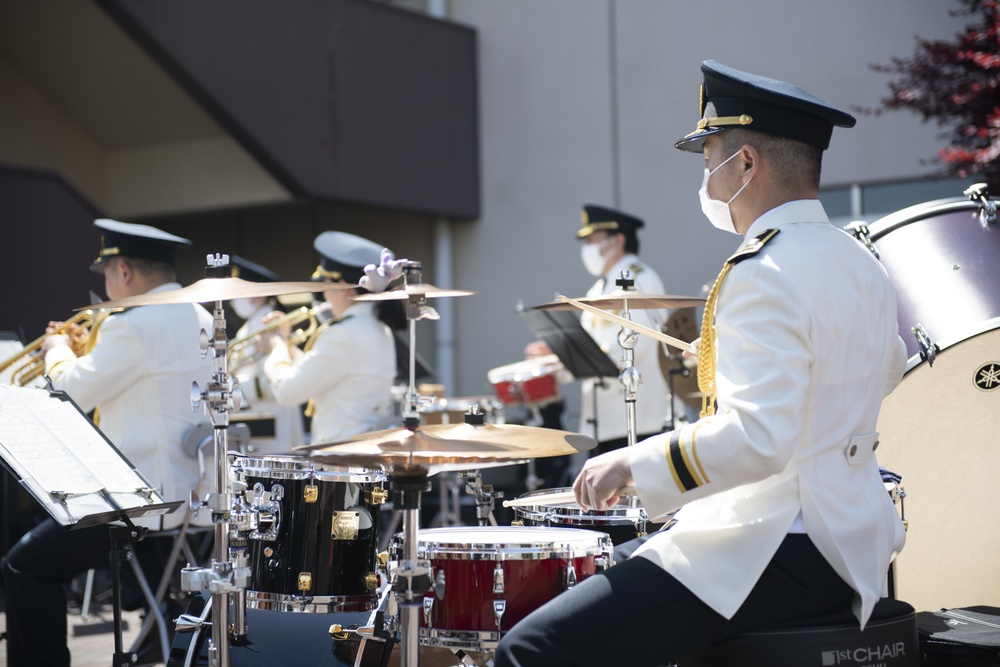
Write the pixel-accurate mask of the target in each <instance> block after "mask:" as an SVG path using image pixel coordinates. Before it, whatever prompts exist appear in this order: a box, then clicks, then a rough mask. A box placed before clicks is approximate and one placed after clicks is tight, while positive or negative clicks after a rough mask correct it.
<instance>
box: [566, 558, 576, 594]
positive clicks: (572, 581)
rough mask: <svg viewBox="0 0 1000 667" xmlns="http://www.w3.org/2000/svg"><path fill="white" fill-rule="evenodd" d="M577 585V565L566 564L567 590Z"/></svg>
mask: <svg viewBox="0 0 1000 667" xmlns="http://www.w3.org/2000/svg"><path fill="white" fill-rule="evenodd" d="M574 586H576V566H574V565H573V563H571V562H570V563H567V564H566V590H569V589H571V588H573V587H574Z"/></svg>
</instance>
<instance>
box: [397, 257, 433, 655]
mask: <svg viewBox="0 0 1000 667" xmlns="http://www.w3.org/2000/svg"><path fill="white" fill-rule="evenodd" d="M403 277H404V284H405V285H419V284H422V283H423V269H422V265H421V263H420V262H407V263H406V264H404V265H403ZM425 318H426V319H431V320H437V319H440V315H438V313H437V311H436V310H434V309H433V308H431V307H430V306H429V305H427V296H426V295H424V294H410V295H409V297H408V299H407V303H406V319H407V321H408V322H409V329H410V386H409V390H408V391H407V394H406V406H405V408H404V412H403V425H404V426H405V427H406V428H407V429H409V430H411V431H415V430H417V428H419V426H420V412H419V410H418V407H419V402H420V397H419V396H418V395H417V384H416V368H417V365H416V355H417V320H419V319H425ZM411 460H412V457H411ZM429 490H430V479H429V478H428V471H427V469H425V468H421V467H419V466H417V467H413V468H409V469H406V470H397V471H394V472H393V474H391V475H390V476H389V492H390V494H391V496H392V504H393V507H394V508H396V509H397V510H401V511H402V512H403V555H402V558H401V559H400V561H399V563H398V566H397V568H396V580H395V581H394V582H392V586H393V590H394V591H395V593H396V599H397V607H398V609H399V612H400V626H399V628H400V650H401V657H402V660H401V663H400V664H401V665H402V667H417V664H418V661H419V649H420V614H421V613H422V612H423V604H424V603H423V600H424V593H425V592H426V591H427V590H428V589H429V588H430V586H431V577H430V572H431V568H430V562H429V561H426V560H424V561H420V560H418V557H417V546H418V537H417V533H418V531H419V528H420V494H422V493H426V492H427V491H429Z"/></svg>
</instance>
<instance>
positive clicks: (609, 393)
mask: <svg viewBox="0 0 1000 667" xmlns="http://www.w3.org/2000/svg"><path fill="white" fill-rule="evenodd" d="M642 226H643V222H642V220H640V219H639V218H637V217H635V216H633V215H629V214H627V213H623V212H621V211H616V210H613V209H610V208H605V207H603V206H596V205H593V204H586V205H584V207H583V225H582V227H581V228H580V229H579V230H578V231H577V233H576V236H577V238H578V239H580V240H582V241H583V245H582V247H581V248H580V255H581V260H582V262H583V265H584V268H585V269H586V270H587V272H588V273H589V274H591V275H592V276H594V277H595V278H597V282H595V283H594V284H593V285H592V286H591V288H590V289H589V290H587V294H586V296H588V297H598V296H601V295H604V294H609V293H611V292H615V291H617V290H620V289H622V288H621V287H620V286H618V285H617V284H616V283H615V281H616V280H618V278H619V277H620V275H621V272H622V271H628V272H629V277H630V278H631V279H632V280H634V281H635V283H634V285H633V286H634V287H635V289H636V290H637V291H639V292H643V293H645V294H663V281H662V280H660V276H659V275H658V274H657V273H656V271H655V270H653V268H651V267H650V266H649V265H648V264H646V263H645V262H643V261H642V260H640V259H639V256H638V254H639V236H638V230H639V229H640V228H641V227H642ZM630 314H631V317H632V320H633V321H634V322H636V323H638V324H642V325H644V326H647V327H651V328H653V329H657V330H659V329H660V328H661V326H662V324H663V322H664V320H665V318H666V311H665V310H653V309H638V310H631V311H630ZM580 324H581V326H583V328H584V330H585V331H586V332H587V333H589V334H590V335H591V337H592V338H593V339H594V340H595V341H597V344H598V345H600V346H601V349H602V350H604V351H605V352H606V353H607V354H608V356H610V357H611V360H612V361H614V362H615V363H616V364H618V365H619V367H620V366H621V358H622V356H621V347H620V346H619V345H618V332H619V331H621V327H620V326H618V325H617V324H613V323H611V322H608V321H607V320H602V319H600V318H598V317H595V316H594V315H592V314H590V313H587V312H584V313H583V314H581V316H580ZM658 345H659V344H658V343H657V342H656V341H655V340H654V339H652V338H650V337H648V336H640V337H639V340H638V342H637V344H636V346H635V358H634V360H633V364H634V365H635V367H636V368H637V369H638V370H639V373H640V376H641V377H642V386H641V387H640V389H639V396H638V400H637V401H636V404H635V405H636V430H637V440H642V439H644V438H647V437H649V436H651V435H655V434H657V433H660V432H661V431H663V426H664V422H665V421H666V417H667V411H668V409H669V402H668V400H667V394H668V391H667V385H666V382H665V380H664V378H663V373H662V372H661V371H660V367H659V361H658V357H657V346H658ZM525 353H526V355H528V356H529V357H531V356H536V355H543V354H551V352H550V350H549V349H548V346H547V345H545V343H542V342H536V343H532V344H531V345H529V346H528V347H527V348H526V350H525ZM623 391H624V390H623V387H622V385H621V383H620V382H619V381H618V378H617V377H614V378H602V379H595V378H588V379H585V380H583V381H582V383H581V395H580V425H579V432H580V433H583V434H585V435H594V434H595V432H596V436H594V437H595V439H596V440H597V441H598V448H597V449H595V450H594V452H593V453H594V454H598V453H603V452H608V451H611V450H614V449H618V448H619V447H624V446H625V445H626V444H628V432H627V429H626V424H625V421H626V419H625V414H626V413H625V400H624V397H623ZM595 394H596V396H595ZM595 398H596V400H595ZM595 403H596V406H597V410H596V413H595V410H594V406H595ZM595 420H596V428H595Z"/></svg>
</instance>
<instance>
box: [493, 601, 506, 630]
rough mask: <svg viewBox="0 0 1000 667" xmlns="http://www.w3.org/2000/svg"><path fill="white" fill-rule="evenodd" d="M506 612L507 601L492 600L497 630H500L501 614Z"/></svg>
mask: <svg viewBox="0 0 1000 667" xmlns="http://www.w3.org/2000/svg"><path fill="white" fill-rule="evenodd" d="M505 611H507V601H506V600H494V601H493V615H494V616H496V619H497V630H499V629H500V620H501V619H502V618H503V613H504V612H505Z"/></svg>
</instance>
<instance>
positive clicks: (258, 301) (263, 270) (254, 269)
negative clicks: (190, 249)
mask: <svg viewBox="0 0 1000 667" xmlns="http://www.w3.org/2000/svg"><path fill="white" fill-rule="evenodd" d="M229 266H230V268H231V273H232V276H233V277H234V278H240V279H242V280H248V281H250V282H258V283H261V282H278V281H280V280H281V278H280V277H279V276H278V274H276V273H274V272H273V271H271V270H270V269H268V268H267V267H264V266H261V265H260V264H257V263H255V262H251V261H250V260H248V259H245V258H243V257H239V256H233V257H232V259H230V261H229ZM230 305H231V306H232V308H233V311H234V312H235V313H236V316H237V317H239V318H241V319H243V320H244V322H243V326H241V327H240V329H239V331H237V332H236V336H235V337H234V338H233V344H234V345H236V344H238V343H239V342H243V343H245V344H242V345H238V348H234V347H233V345H231V346H230V347H231V349H230V360H229V366H230V368H229V370H230V371H231V372H234V373H235V374H236V377H237V379H238V380H239V381H240V387H241V388H242V389H243V407H242V408H241V409H240V411H239V412H238V413H237V414H235V415H233V418H232V422H233V423H234V424H236V423H242V424H246V425H247V427H248V428H249V429H250V450H251V451H250V452H249V453H251V454H278V453H288V452H290V451H291V450H292V449H293V448H294V447H297V446H299V445H302V444H304V443H305V427H304V425H303V418H302V406H301V405H294V406H291V407H282V406H280V405H278V403H277V401H275V400H274V394H273V392H272V391H271V383H270V382H269V381H268V379H267V375H266V374H265V373H264V356H263V355H261V354H259V353H258V351H257V350H258V345H257V342H258V341H257V340H255V339H256V336H254V334H255V333H256V332H261V331H264V330H265V325H264V318H265V317H267V316H268V315H269V314H270V313H274V312H278V316H279V317H281V316H282V315H283V313H281V312H280V311H276V310H275V307H274V300H273V299H272V298H270V297H264V296H258V297H242V298H239V299H233V300H232V301H231V302H230ZM304 321H305V322H308V321H309V320H308V318H306V319H305V320H304ZM261 335H265V334H261Z"/></svg>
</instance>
